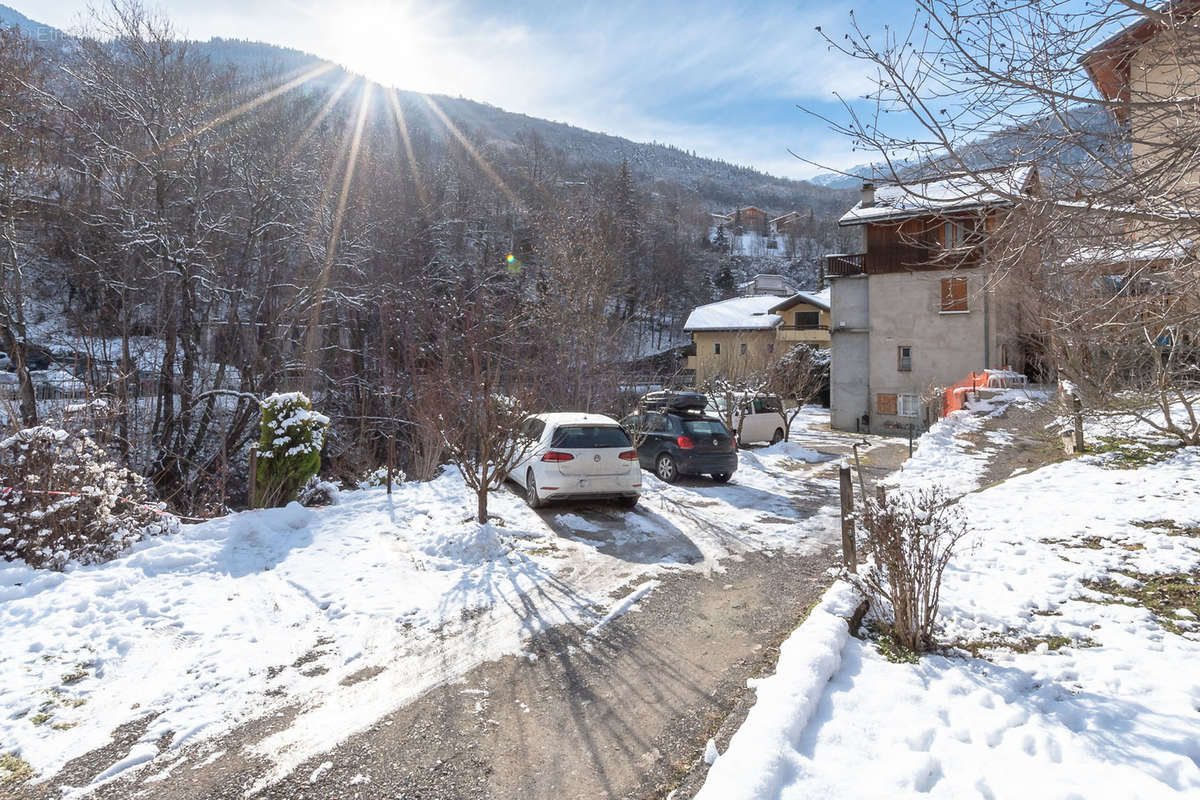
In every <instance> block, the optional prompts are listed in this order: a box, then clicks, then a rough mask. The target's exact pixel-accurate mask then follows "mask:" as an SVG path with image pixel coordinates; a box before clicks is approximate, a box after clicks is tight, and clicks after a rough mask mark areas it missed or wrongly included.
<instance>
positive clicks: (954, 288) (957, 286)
mask: <svg viewBox="0 0 1200 800" xmlns="http://www.w3.org/2000/svg"><path fill="white" fill-rule="evenodd" d="M966 310H967V279H966V278H942V312H943V313H945V312H953V313H957V312H962V311H966Z"/></svg>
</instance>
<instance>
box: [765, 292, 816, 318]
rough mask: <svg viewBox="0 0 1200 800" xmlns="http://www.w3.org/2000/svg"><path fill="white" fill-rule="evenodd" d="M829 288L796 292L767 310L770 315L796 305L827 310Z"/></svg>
mask: <svg viewBox="0 0 1200 800" xmlns="http://www.w3.org/2000/svg"><path fill="white" fill-rule="evenodd" d="M829 291H830V290H829V288H828V287H826V288H824V289H822V290H821V291H819V292H796V293H795V294H794V295H792V296H791V297H789V298H787V299H786V300H781V301H780V302H778V303H776V304H775V305H773V306H771V308H770V309H769V310H770V311H771V312H772V313H774V312H777V311H786V310H787V309H789V308H791V307H792V306H794V305H796V304H797V303H808V304H809V305H810V306H816V307H817V308H821V309H824V310H826V311H828V310H829Z"/></svg>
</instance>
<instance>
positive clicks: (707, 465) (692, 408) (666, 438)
mask: <svg viewBox="0 0 1200 800" xmlns="http://www.w3.org/2000/svg"><path fill="white" fill-rule="evenodd" d="M660 394H664V393H654V394H651V395H647V396H646V398H644V399H643V402H642V407H641V408H639V409H638V411H637V413H635V414H632V415H630V416H628V417H626V418H625V419H624V420H622V421H621V426H622V427H624V428H625V430H626V432H627V433H629V435H630V437H631V438H632V439H633V441H634V445H635V446H636V447H637V451H638V461H639V462H640V463H641V465H642V469H648V470H651V471H652V472H653V473H654V474H655V475H657V476H658V477H659V478H660V479H661V480H664V481H666V482H667V483H674V482H675V481H677V480H678V479H679V476H680V475H711V476H712V479H713V480H714V481H717V482H718V483H724V482H725V481H727V480H729V479H730V477H732V476H733V473H734V471H735V470H737V461H738V459H737V444H736V442H735V441H734V438H733V436H732V435H730V433H729V429H728V428H726V427H725V423H724V422H722V421H721V420H719V419H717V418H716V417H711V416H708V415H706V414H705V413H704V404H705V403H706V398H705V397H704V395H701V394H693V393H673V394H672V395H667V396H666V397H659V396H657V395H660Z"/></svg>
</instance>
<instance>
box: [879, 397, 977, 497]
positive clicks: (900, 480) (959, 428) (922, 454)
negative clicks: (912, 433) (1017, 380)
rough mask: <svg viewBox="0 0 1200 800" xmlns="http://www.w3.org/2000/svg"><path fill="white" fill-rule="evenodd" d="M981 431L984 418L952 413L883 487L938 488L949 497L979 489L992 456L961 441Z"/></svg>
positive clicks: (931, 427) (964, 412) (930, 430)
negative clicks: (940, 487)
mask: <svg viewBox="0 0 1200 800" xmlns="http://www.w3.org/2000/svg"><path fill="white" fill-rule="evenodd" d="M982 429H983V418H982V417H979V416H977V415H975V414H972V413H971V412H970V411H954V412H952V413H951V414H949V415H947V416H945V417H943V418H942V419H940V420H938V421H937V422H935V423H934V424H933V425H931V426H930V428H929V430H928V431H927V432H926V433H925V434H923V435H922V436H921V438H920V439H919V440H918V446H917V450H916V452H915V453H914V454H913V456H912V458H910V459H908V460H907V461H905V462H904V465H903V466H902V467H901V468H900V471H899V472H897V473H896V474H894V475H893V476H892V477H891V478H889V479H888V480H886V481H884V483H885V484H886V485H893V486H899V485H905V486H929V485H933V484H940V485H942V486H944V487H946V490H947V491H948V492H949V493H950V494H952V495H960V494H965V493H967V492H970V491H973V490H975V489H977V488H979V484H980V481H981V480H982V479H983V476H984V474H985V473H986V472H987V468H988V464H989V463H990V461H991V455H992V452H991V451H990V450H988V449H987V448H978V447H976V446H974V445H972V444H971V443H970V442H967V441H966V440H964V439H963V438H962V436H963V435H964V434H968V433H974V432H976V431H981V430H982Z"/></svg>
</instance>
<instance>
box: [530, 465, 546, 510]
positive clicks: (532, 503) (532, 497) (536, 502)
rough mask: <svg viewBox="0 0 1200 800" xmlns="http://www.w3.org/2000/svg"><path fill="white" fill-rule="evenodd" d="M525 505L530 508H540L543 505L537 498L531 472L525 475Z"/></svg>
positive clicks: (535, 485) (535, 483) (540, 499)
mask: <svg viewBox="0 0 1200 800" xmlns="http://www.w3.org/2000/svg"><path fill="white" fill-rule="evenodd" d="M525 505H527V506H529V507H530V508H541V507H542V506H543V505H545V504H544V503H543V502H542V498H540V497H538V490H537V481H536V480H535V479H534V477H533V470H529V472H526V473H525Z"/></svg>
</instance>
